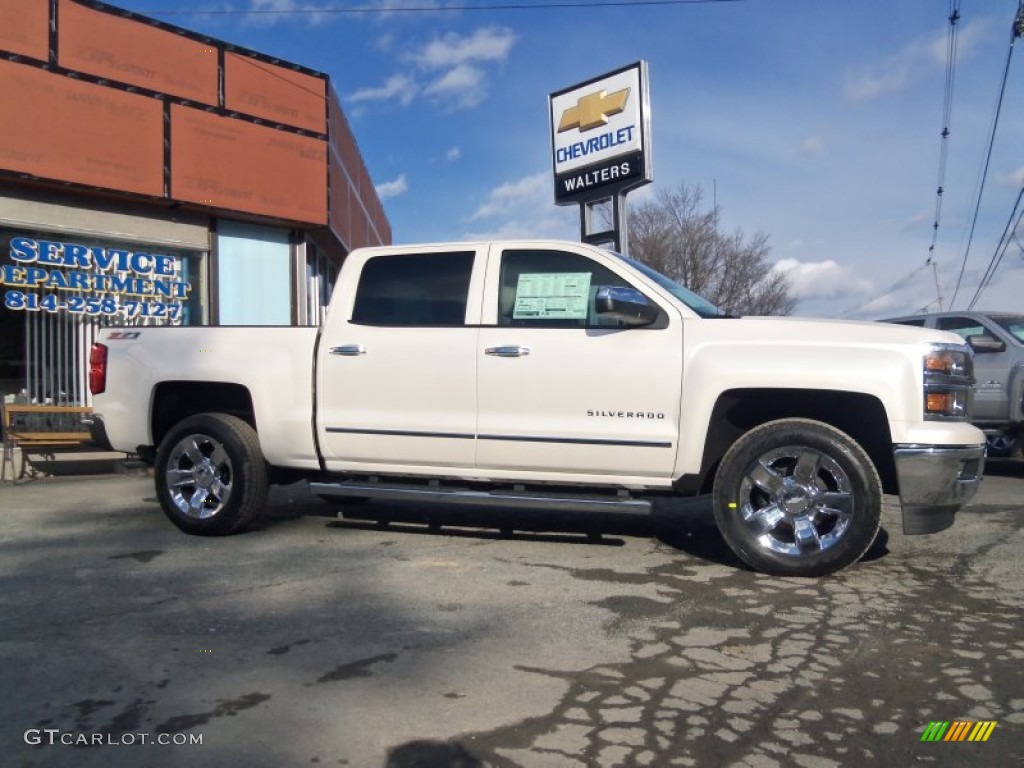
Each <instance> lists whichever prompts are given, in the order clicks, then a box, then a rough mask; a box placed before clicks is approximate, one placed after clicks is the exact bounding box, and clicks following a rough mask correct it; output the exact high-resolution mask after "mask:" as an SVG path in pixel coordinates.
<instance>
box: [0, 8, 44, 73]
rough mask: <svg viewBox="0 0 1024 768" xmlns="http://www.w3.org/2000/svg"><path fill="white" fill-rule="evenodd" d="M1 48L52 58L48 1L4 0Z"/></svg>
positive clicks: (0, 26) (42, 57) (0, 25)
mask: <svg viewBox="0 0 1024 768" xmlns="http://www.w3.org/2000/svg"><path fill="white" fill-rule="evenodd" d="M0 50H2V51H8V52H10V53H16V54H18V55H19V56H29V57H31V58H33V59H39V61H49V59H50V3H49V2H48V0H0Z"/></svg>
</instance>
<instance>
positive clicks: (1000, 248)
mask: <svg viewBox="0 0 1024 768" xmlns="http://www.w3.org/2000/svg"><path fill="white" fill-rule="evenodd" d="M1022 199H1024V184H1022V185H1021V188H1020V192H1019V193H1018V195H1017V201H1016V202H1015V203H1014V204H1013V210H1011V211H1010V218H1009V219H1007V221H1006V226H1005V227H1004V228H1003V234H1002V235H1000V236H999V242H998V244H997V245H996V251H995V253H993V254H992V259H991V260H990V261H989V263H988V267H987V268H986V269H985V274H984V275H983V276H982V278H981V281H980V282H979V283H978V289H977V290H976V291H975V292H974V297H973V298H972V299H971V303H970V304H968V305H967V308H968V309H974V305H975V304H977V303H978V299H980V298H981V294H982V292H983V291H984V290H985V289H986V288H988V286H989V284H990V283H991V282H992V278H993V277H994V276H995V274H996V270H997V269H999V264H1000V262H1002V260H1003V256H1005V255H1006V251H1007V250H1009V248H1010V243H1011V242H1012V241H1013V240H1015V239H1016V237H1017V230H1018V229H1019V228H1020V225H1021V221H1022V220H1024V210H1021V211H1020V213H1018V212H1017V209H1018V208H1020V203H1021V200H1022ZM1015 216H1016V218H1017V221H1016V222H1014V220H1013V219H1014V217H1015Z"/></svg>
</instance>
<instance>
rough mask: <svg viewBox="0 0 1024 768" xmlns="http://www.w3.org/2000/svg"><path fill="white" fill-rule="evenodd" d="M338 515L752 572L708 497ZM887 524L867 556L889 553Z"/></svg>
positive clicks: (386, 526)
mask: <svg viewBox="0 0 1024 768" xmlns="http://www.w3.org/2000/svg"><path fill="white" fill-rule="evenodd" d="M335 513H336V514H337V515H338V518H337V519H336V520H332V521H331V522H329V523H327V527H329V528H335V529H357V530H387V531H388V532H392V533H402V534H409V535H419V536H447V537H463V538H472V539H480V540H487V539H491V540H497V539H504V540H523V541H537V542H550V543H558V544H565V545H582V546H589V547H621V546H624V545H625V543H626V542H625V540H624V537H630V538H647V539H651V540H654V541H657V542H659V543H661V544H663V545H665V546H667V547H671V548H672V549H674V550H677V551H679V552H682V553H684V554H686V555H689V556H691V557H694V558H696V559H698V560H703V561H705V562H710V563H715V564H718V565H724V566H727V567H730V568H736V569H739V570H744V571H750V570H752V569H751V568H749V567H748V566H747V565H746V564H745V563H744V562H743V561H741V560H740V559H739V558H738V557H736V555H734V554H733V552H732V550H731V549H729V546H728V545H727V544H726V543H725V540H724V539H723V538H722V536H721V534H720V533H719V532H718V527H717V525H716V524H715V520H714V514H713V512H712V510H711V505H710V499H707V498H698V499H696V500H690V499H665V500H660V499H659V500H658V501H656V502H655V505H654V509H653V512H652V513H651V514H650V515H636V514H621V513H615V512H600V513H595V512H551V511H542V510H524V509H518V508H517V509H512V508H509V509H506V508H502V507H457V508H452V507H445V506H443V505H440V504H438V505H430V504H416V505H409V504H398V503H391V502H383V501H374V502H362V503H358V504H353V505H346V506H342V507H334V506H332V505H329V504H325V505H324V512H322V513H320V512H317V513H314V514H328V515H333V514H335ZM888 540H889V537H888V533H887V532H886V530H885V528H884V527H883V528H882V529H881V530H880V531H879V533H878V536H877V537H876V538H875V541H874V543H873V544H872V545H871V547H870V548H869V549H868V551H867V553H866V554H865V555H864V557H863V558H862V560H863V561H872V560H878V559H880V558H882V557H884V556H885V555H887V554H888V552H889V549H888V546H887V544H888Z"/></svg>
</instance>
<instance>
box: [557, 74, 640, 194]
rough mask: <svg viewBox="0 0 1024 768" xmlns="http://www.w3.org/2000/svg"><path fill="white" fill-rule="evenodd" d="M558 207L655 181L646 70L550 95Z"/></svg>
mask: <svg viewBox="0 0 1024 768" xmlns="http://www.w3.org/2000/svg"><path fill="white" fill-rule="evenodd" d="M548 103H549V106H550V110H551V146H552V154H553V157H552V160H553V162H554V171H555V202H556V203H558V204H560V205H563V204H570V203H578V202H582V201H585V200H593V199H599V198H602V197H608V196H610V195H613V194H616V193H618V192H622V191H625V190H627V189H632V188H633V187H639V186H641V185H643V184H646V183H648V182H649V181H650V180H651V162H650V157H649V153H650V105H649V99H648V92H647V64H646V62H638V63H636V64H633V65H631V66H629V67H625V68H623V69H620V70H617V71H615V72H610V73H608V74H607V75H602V76H601V77H598V78H595V79H593V80H588V81H587V82H585V83H581V84H580V85H574V86H573V87H571V88H567V89H565V90H563V91H558V92H556V93H553V94H551V96H550V97H549V99H548Z"/></svg>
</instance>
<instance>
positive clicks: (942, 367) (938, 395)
mask: <svg viewBox="0 0 1024 768" xmlns="http://www.w3.org/2000/svg"><path fill="white" fill-rule="evenodd" d="M973 392H974V358H973V357H972V355H971V350H970V348H969V347H967V346H965V345H961V344H933V345H932V347H931V349H930V350H928V352H927V353H925V356H924V418H925V419H930V420H954V421H967V420H969V419H970V417H971V405H972V401H973Z"/></svg>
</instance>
